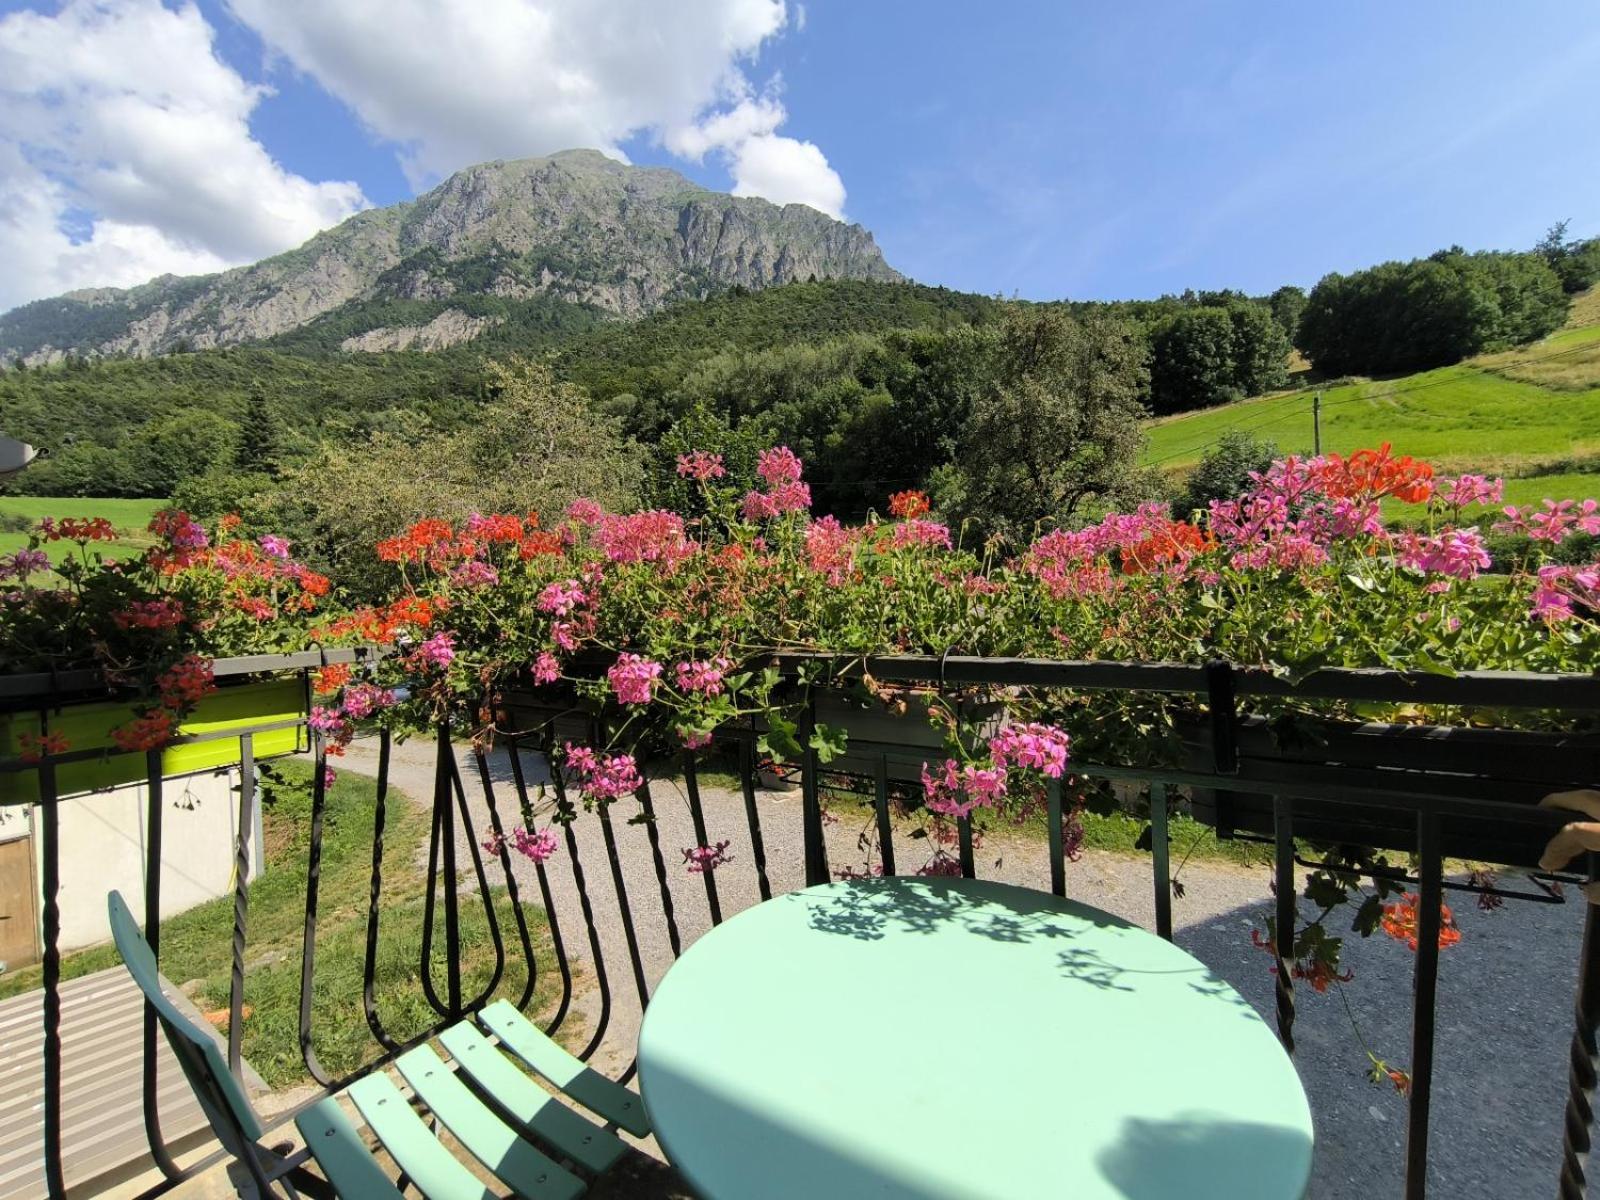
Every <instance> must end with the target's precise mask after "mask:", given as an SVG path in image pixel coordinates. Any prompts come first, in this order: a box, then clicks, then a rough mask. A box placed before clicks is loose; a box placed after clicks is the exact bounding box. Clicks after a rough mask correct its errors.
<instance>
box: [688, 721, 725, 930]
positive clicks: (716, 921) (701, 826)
mask: <svg viewBox="0 0 1600 1200" xmlns="http://www.w3.org/2000/svg"><path fill="white" fill-rule="evenodd" d="M683 786H684V789H685V790H686V791H687V792H688V794H689V819H690V820H691V821H693V822H694V840H695V845H697V846H709V845H710V844H711V842H710V839H709V836H708V835H707V833H706V814H705V810H704V809H703V808H701V807H700V776H699V774H698V773H697V772H696V771H695V765H694V751H693V750H685V751H684V752H683ZM700 879H701V882H702V883H704V884H705V886H706V908H707V909H708V910H710V913H711V924H712V925H713V926H717V925H721V924H722V903H721V901H720V900H719V899H718V898H717V879H716V871H715V870H714V869H712V868H711V867H710V866H707V867H706V869H705V870H703V871H701V872H700Z"/></svg>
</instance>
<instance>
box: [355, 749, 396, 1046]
mask: <svg viewBox="0 0 1600 1200" xmlns="http://www.w3.org/2000/svg"><path fill="white" fill-rule="evenodd" d="M391 742H392V735H391V734H390V732H389V730H388V729H387V728H383V729H380V730H379V731H378V779H377V787H376V791H375V795H374V798H373V809H372V879H371V883H370V884H369V885H368V887H367V944H366V949H365V952H364V954H363V957H362V961H361V1012H362V1014H363V1015H364V1016H365V1017H366V1019H367V1028H368V1029H370V1030H372V1036H373V1037H374V1038H376V1039H377V1041H378V1044H379V1045H381V1046H382V1047H383V1048H384V1049H385V1050H388V1051H391V1052H395V1053H398V1051H399V1049H400V1043H399V1042H397V1041H396V1040H395V1039H394V1037H393V1036H391V1035H390V1033H389V1031H388V1030H387V1029H385V1028H384V1025H383V1021H382V1019H381V1018H380V1017H379V1016H378V1001H377V996H376V995H375V989H376V986H377V975H378V923H379V920H380V917H381V914H382V912H383V908H382V904H381V903H380V901H381V899H382V896H383V834H384V826H385V825H386V824H387V823H388V815H389V755H390V750H391Z"/></svg>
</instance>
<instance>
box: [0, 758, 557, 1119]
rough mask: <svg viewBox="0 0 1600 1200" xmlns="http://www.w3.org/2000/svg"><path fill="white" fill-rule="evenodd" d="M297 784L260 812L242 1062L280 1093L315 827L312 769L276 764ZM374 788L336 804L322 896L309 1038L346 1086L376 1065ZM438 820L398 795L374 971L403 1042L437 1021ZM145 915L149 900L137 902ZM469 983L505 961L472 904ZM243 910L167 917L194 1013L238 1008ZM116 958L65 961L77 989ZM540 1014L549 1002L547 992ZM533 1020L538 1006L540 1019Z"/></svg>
mask: <svg viewBox="0 0 1600 1200" xmlns="http://www.w3.org/2000/svg"><path fill="white" fill-rule="evenodd" d="M276 770H277V771H278V772H279V773H280V774H281V775H282V776H283V777H284V778H285V780H286V781H287V785H286V786H280V787H274V788H273V795H272V799H271V800H270V801H269V802H268V803H266V804H265V805H264V807H263V826H264V831H265V840H266V854H267V869H266V870H265V872H263V873H262V875H261V876H260V878H259V879H257V880H256V881H255V882H254V883H253V885H252V887H251V889H250V914H249V941H248V950H247V956H248V957H247V959H246V977H245V1003H246V1004H247V1005H249V1006H250V1009H251V1012H250V1015H249V1016H247V1017H246V1018H245V1026H244V1055H245V1057H246V1058H247V1059H248V1060H249V1061H250V1064H251V1065H252V1066H253V1067H255V1069H256V1070H257V1071H258V1072H260V1074H261V1076H262V1078H263V1079H265V1080H266V1081H267V1083H269V1084H270V1085H272V1086H273V1087H274V1088H278V1087H284V1086H288V1085H292V1084H296V1083H301V1082H304V1081H305V1079H306V1071H305V1064H304V1063H303V1062H302V1060H301V1057H300V1048H299V1041H298V1037H299V1034H298V1029H299V1025H298V1020H299V994H300V949H301V944H302V940H303V939H302V936H301V934H302V928H303V922H304V920H305V892H306V850H307V846H308V838H309V825H310V809H311V799H310V787H309V781H310V770H309V768H308V767H307V766H306V765H305V764H303V763H298V762H289V763H283V764H279V765H278V766H277V768H276ZM372 787H373V784H372V781H371V780H370V779H366V778H365V777H363V776H359V775H356V774H353V773H348V774H341V776H340V778H339V779H338V781H337V782H336V783H335V784H334V786H333V788H332V789H331V790H330V792H329V794H328V806H327V810H326V815H325V818H324V826H323V830H324V832H323V857H322V883H321V891H320V896H319V901H318V913H319V916H318V921H317V960H316V965H317V972H316V984H315V987H314V989H313V1000H312V1004H313V1009H312V1025H311V1028H312V1033H313V1041H314V1045H315V1049H316V1052H317V1057H318V1059H319V1060H320V1061H321V1063H322V1065H323V1066H324V1067H326V1068H327V1069H328V1070H329V1071H332V1072H333V1073H334V1074H335V1075H339V1074H343V1073H345V1072H348V1071H351V1070H353V1069H355V1068H356V1067H358V1066H360V1065H361V1064H362V1063H363V1062H366V1061H368V1060H369V1059H371V1058H372V1057H374V1056H375V1055H376V1053H377V1050H378V1047H377V1043H376V1042H374V1041H373V1039H372V1035H371V1033H370V1031H369V1030H368V1029H367V1025H366V1019H365V1017H364V1016H363V1014H362V1010H361V979H362V963H363V956H364V954H365V948H366V914H367V890H368V882H369V871H370V869H371V854H372V827H373V804H372ZM427 832H428V830H427V819H426V817H425V815H424V814H423V813H421V812H420V811H418V810H417V809H415V808H414V807H413V806H412V805H411V804H410V803H409V801H408V800H407V799H406V797H405V796H404V795H403V794H402V793H400V792H399V791H397V790H395V789H392V788H391V789H390V792H389V805H388V823H387V826H386V828H385V830H384V880H383V886H384V896H385V898H386V901H387V903H386V907H385V908H384V910H383V913H382V918H381V920H380V923H379V941H378V955H377V971H376V980H377V984H376V999H377V1008H378V1014H379V1016H380V1017H381V1019H382V1020H383V1022H384V1025H385V1027H386V1028H387V1029H388V1030H389V1032H390V1033H391V1034H392V1035H393V1036H395V1037H396V1038H399V1039H402V1040H403V1039H405V1038H407V1037H410V1036H412V1035H414V1034H416V1033H419V1032H420V1031H422V1030H423V1029H425V1028H427V1026H428V1025H430V1024H431V1023H432V1022H433V1021H434V1020H435V1019H436V1017H435V1014H434V1012H433V1010H432V1008H431V1007H429V1006H428V1003H427V1001H426V999H425V997H424V995H423V991H422V985H421V983H420V982H419V979H418V964H419V955H420V949H421V930H422V905H423V896H422V892H423V883H424V880H425V876H424V868H422V867H419V866H417V865H416V859H417V855H418V852H419V848H420V847H422V846H423V845H424V844H425V841H426V837H427ZM129 900H130V902H132V903H133V904H134V905H135V908H136V910H137V907H138V904H139V900H138V898H136V897H129ZM496 907H497V911H498V913H499V918H500V925H501V930H502V934H503V936H505V937H506V940H507V953H506V959H507V961H506V973H505V978H504V979H503V980H502V982H501V985H500V994H501V995H509V996H511V997H512V998H513V999H516V998H517V997H518V996H519V995H520V993H521V988H522V983H523V980H524V979H525V978H526V971H525V970H524V968H523V966H522V963H521V953H520V950H519V949H518V948H516V932H515V926H514V924H513V921H512V915H511V907H510V901H509V900H508V899H507V898H506V896H505V894H504V893H503V891H500V890H498V889H497V890H496ZM524 911H525V913H526V914H527V917H528V920H529V924H530V927H531V930H530V931H531V932H532V934H533V937H534V945H535V949H536V952H537V956H538V960H539V961H538V968H539V970H538V975H539V978H540V979H541V981H552V982H551V983H550V985H549V987H550V988H553V986H554V983H553V980H554V979H555V978H556V972H555V964H554V961H553V959H552V957H551V954H550V950H549V936H548V929H547V926H546V925H545V922H544V914H543V913H542V912H541V911H540V910H538V909H537V908H533V907H528V908H525V909H524ZM461 914H462V921H461V947H460V952H461V956H462V960H463V978H464V979H465V981H466V982H465V985H464V986H465V988H466V991H467V994H468V995H469V996H470V995H473V994H475V993H476V992H477V991H478V990H479V989H480V988H481V987H482V986H483V984H484V983H486V982H487V981H488V978H489V974H490V971H491V970H492V968H493V965H494V948H493V945H492V943H491V942H490V940H489V935H488V923H487V921H486V919H485V917H484V914H483V910H482V906H481V905H478V904H477V903H475V902H474V901H473V899H472V898H471V897H470V896H463V904H462V909H461ZM438 922H439V924H438V936H437V937H436V939H435V945H436V947H437V949H436V950H435V954H434V959H435V963H436V968H435V974H434V978H435V980H437V981H438V984H437V985H438V986H439V987H440V988H441V990H442V988H443V986H444V984H443V979H444V972H443V964H444V954H443V946H442V943H443V941H444V929H443V911H442V907H441V909H440V912H439V914H438ZM232 931H233V899H232V897H231V896H227V897H223V898H221V899H218V900H213V901H210V902H208V903H206V904H202V905H200V906H198V907H196V908H193V909H190V910H189V911H188V912H185V913H181V914H179V915H177V916H174V917H170V918H168V919H167V920H166V921H165V922H163V923H162V927H161V970H162V973H163V974H164V975H166V977H167V978H168V979H170V980H172V981H173V982H174V983H175V984H179V985H183V984H186V983H189V982H191V981H196V980H198V981H199V987H198V989H197V990H195V991H194V1002H195V1004H196V1005H197V1006H199V1007H200V1008H201V1009H202V1010H203V1011H209V1010H216V1009H224V1010H225V1009H226V1008H227V1006H228V985H229V972H230V970H231V962H232V959H231V951H232V937H233V932H232ZM118 961H119V959H118V957H117V955H116V951H115V949H114V948H113V947H111V946H110V945H105V946H98V947H94V948H91V949H88V950H84V951H81V952H79V953H76V954H72V955H69V956H67V957H66V958H65V959H64V960H63V962H62V976H63V977H64V978H72V977H74V976H78V975H84V974H88V973H89V972H91V971H98V970H101V969H103V968H105V967H108V966H111V965H113V964H114V963H116V962H118ZM38 986H39V968H38V967H29V968H26V969H24V970H21V971H17V972H15V973H10V972H8V973H6V974H5V975H0V997H4V996H9V995H14V994H16V993H18V992H23V991H27V990H29V989H31V988H35V987H38ZM540 992H541V993H544V994H543V995H540V996H538V997H536V999H535V1001H534V1002H533V1005H540V1004H542V1003H543V1002H544V1000H545V999H547V998H548V991H547V988H546V986H545V984H544V983H543V982H541V987H540ZM530 1007H532V1006H530Z"/></svg>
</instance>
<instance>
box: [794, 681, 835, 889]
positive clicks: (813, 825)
mask: <svg viewBox="0 0 1600 1200" xmlns="http://www.w3.org/2000/svg"><path fill="white" fill-rule="evenodd" d="M816 723H817V714H816V698H815V695H814V694H813V695H812V696H811V697H810V698H809V699H808V700H807V702H806V711H805V716H804V720H803V721H802V723H801V728H800V737H801V742H800V744H801V745H802V746H804V747H805V750H804V753H803V754H802V756H801V765H800V812H801V833H802V837H803V842H804V846H805V869H806V886H807V887H815V886H817V885H818V884H821V883H827V882H828V879H829V873H828V844H827V841H826V840H825V839H824V836H823V827H822V796H821V793H820V791H819V787H818V785H819V782H820V781H819V779H818V778H817V777H818V775H819V774H820V770H821V768H820V764H819V763H818V761H817V752H816V750H815V749H814V748H813V747H812V745H811V736H812V733H813V732H814V731H815V729H816Z"/></svg>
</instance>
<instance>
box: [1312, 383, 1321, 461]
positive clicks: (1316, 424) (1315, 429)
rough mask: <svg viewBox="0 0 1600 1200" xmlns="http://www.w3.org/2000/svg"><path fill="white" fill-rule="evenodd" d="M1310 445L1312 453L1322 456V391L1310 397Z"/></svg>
mask: <svg viewBox="0 0 1600 1200" xmlns="http://www.w3.org/2000/svg"><path fill="white" fill-rule="evenodd" d="M1311 445H1312V453H1314V454H1315V455H1316V456H1317V457H1318V458H1321V457H1322V393H1321V392H1318V393H1317V394H1316V395H1315V396H1313V397H1311Z"/></svg>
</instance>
